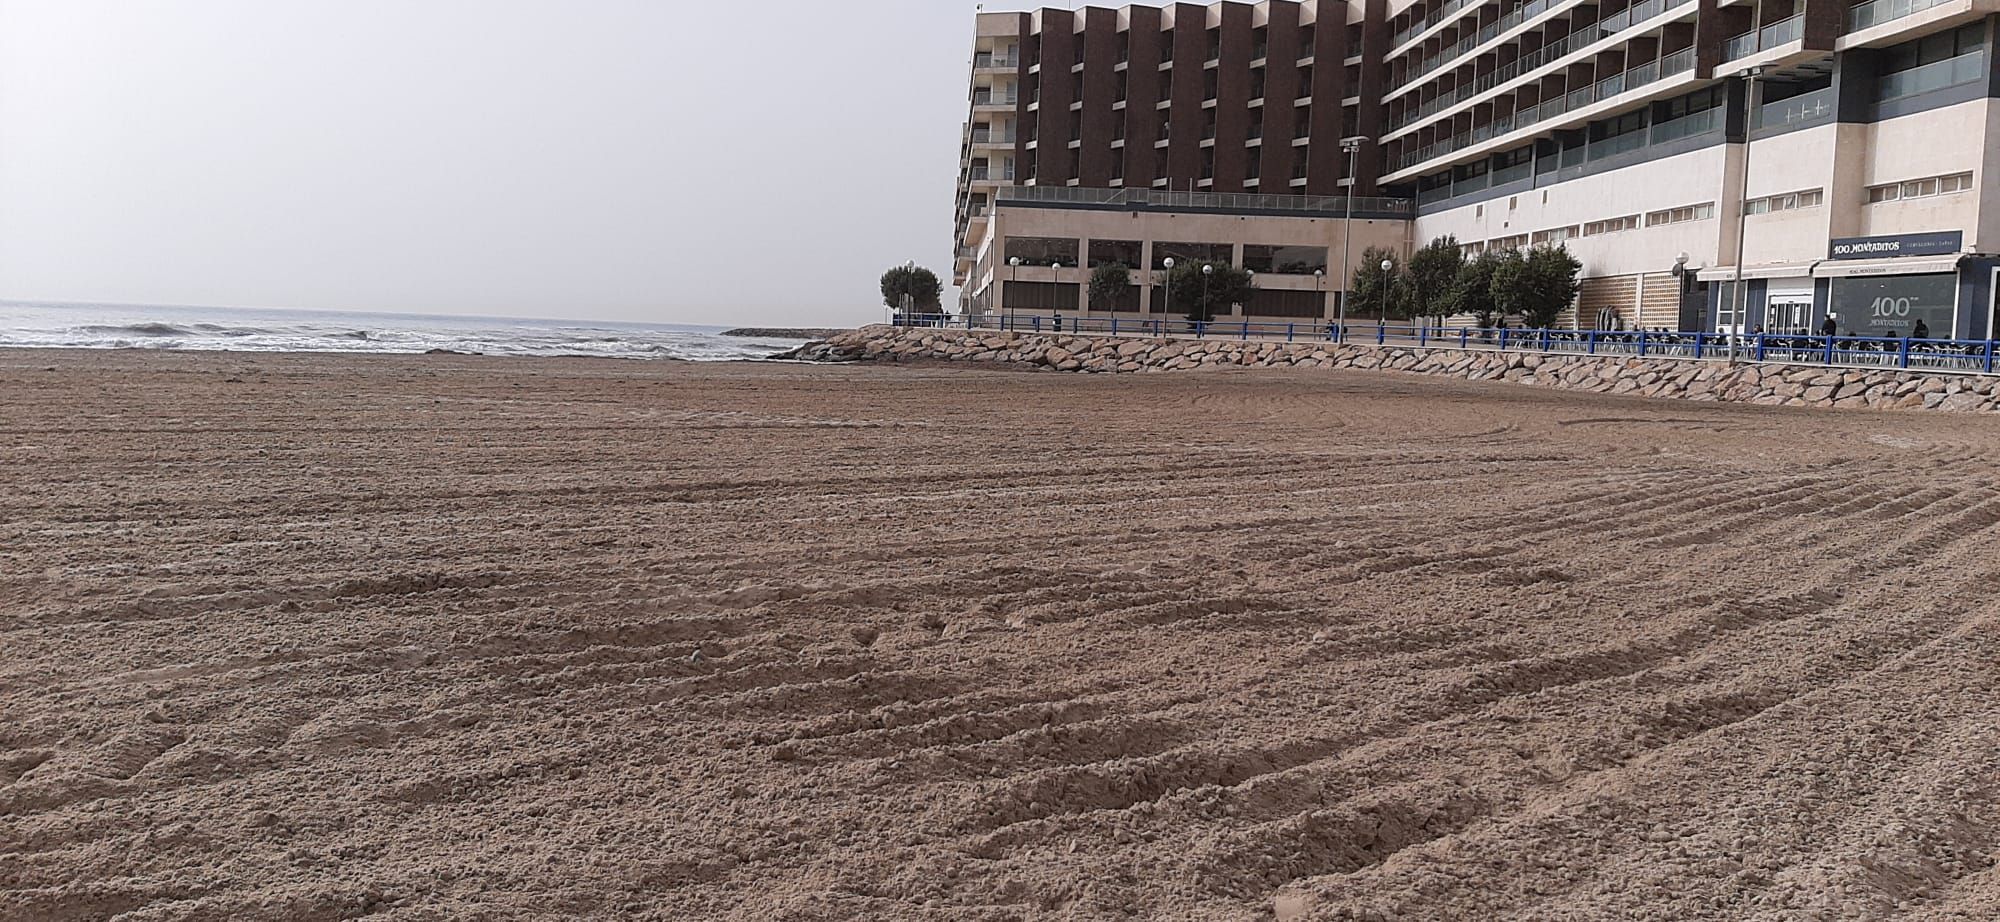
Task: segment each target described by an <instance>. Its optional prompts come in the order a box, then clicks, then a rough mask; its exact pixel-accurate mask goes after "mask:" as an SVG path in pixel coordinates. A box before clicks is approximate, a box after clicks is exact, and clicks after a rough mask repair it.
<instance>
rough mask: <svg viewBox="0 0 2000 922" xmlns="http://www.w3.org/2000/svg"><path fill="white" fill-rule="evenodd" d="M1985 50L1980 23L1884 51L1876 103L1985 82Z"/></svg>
mask: <svg viewBox="0 0 2000 922" xmlns="http://www.w3.org/2000/svg"><path fill="white" fill-rule="evenodd" d="M1985 49H1986V34H1985V26H1984V25H1982V24H1980V23H1973V24H1971V25H1967V26H1962V27H1960V28H1957V29H1953V30H1951V31H1949V32H1939V33H1937V34H1935V35H1927V36H1924V37H1923V38H1920V39H1917V40H1916V41H1911V42H1904V43H1903V44H1901V45H1896V46H1894V47H1891V48H1886V49H1883V51H1882V74H1881V76H1880V77H1877V78H1876V81H1875V99H1876V101H1877V102H1883V101H1887V100H1891V99H1900V98H1902V97H1904V96H1914V95H1916V94H1918V93H1928V92H1931V91H1932V90H1941V89H1944V88H1946V87H1951V86H1959V85H1961V84H1966V83H1974V82H1977V81H1979V80H1982V79H1984V78H1985V76H1986V68H1985V66H1984V65H1985V57H1986V56H1985Z"/></svg>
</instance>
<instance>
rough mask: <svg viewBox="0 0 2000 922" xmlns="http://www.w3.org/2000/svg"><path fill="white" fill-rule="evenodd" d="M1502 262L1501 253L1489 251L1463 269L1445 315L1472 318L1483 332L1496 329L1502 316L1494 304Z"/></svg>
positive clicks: (1448, 300)
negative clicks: (1496, 277)
mask: <svg viewBox="0 0 2000 922" xmlns="http://www.w3.org/2000/svg"><path fill="white" fill-rule="evenodd" d="M1501 260H1502V257H1501V255H1500V254H1499V253H1495V252H1491V251H1488V252H1485V253H1481V254H1479V255H1478V256H1476V257H1474V258H1472V259H1468V260H1466V261H1465V263H1464V264H1463V265H1461V266H1459V268H1458V278H1456V279H1455V280H1453V282H1452V286H1451V293H1450V295H1449V296H1448V298H1447V302H1448V305H1449V309H1448V310H1446V311H1445V313H1446V314H1471V315H1472V317H1473V321H1474V322H1475V323H1476V324H1478V326H1479V328H1480V329H1482V330H1490V329H1492V328H1493V320H1494V318H1495V317H1496V316H1497V315H1498V314H1499V313H1500V309H1499V307H1498V306H1497V305H1495V304H1494V302H1493V273H1494V272H1495V271H1496V270H1498V269H1499V268H1500V262H1501Z"/></svg>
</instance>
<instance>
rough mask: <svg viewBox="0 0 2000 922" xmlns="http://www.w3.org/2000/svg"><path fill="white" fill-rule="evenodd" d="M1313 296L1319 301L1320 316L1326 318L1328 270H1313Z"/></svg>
mask: <svg viewBox="0 0 2000 922" xmlns="http://www.w3.org/2000/svg"><path fill="white" fill-rule="evenodd" d="M1313 297H1314V298H1315V299H1317V300H1318V301H1319V316H1320V318H1321V319H1325V318H1326V270H1325V269H1314V270H1313Z"/></svg>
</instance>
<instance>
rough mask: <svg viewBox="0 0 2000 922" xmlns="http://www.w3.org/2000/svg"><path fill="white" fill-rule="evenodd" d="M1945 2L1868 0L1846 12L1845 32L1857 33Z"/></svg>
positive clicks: (1944, 0) (1935, 0)
mask: <svg viewBox="0 0 2000 922" xmlns="http://www.w3.org/2000/svg"><path fill="white" fill-rule="evenodd" d="M1947 2H1949V0H1868V2H1867V3H1857V4H1855V5H1854V6H1853V7H1852V8H1850V9H1849V10H1848V11H1847V31H1849V32H1859V31H1861V30H1863V29H1867V28H1871V27H1873V26H1879V25H1881V24H1883V23H1885V22H1893V21H1895V20H1898V19H1901V18H1903V17H1905V16H1909V15H1911V14H1914V13H1921V12H1923V11H1925V10H1928V9H1930V8H1931V7H1934V6H1942V5H1944V4H1945V3H1947Z"/></svg>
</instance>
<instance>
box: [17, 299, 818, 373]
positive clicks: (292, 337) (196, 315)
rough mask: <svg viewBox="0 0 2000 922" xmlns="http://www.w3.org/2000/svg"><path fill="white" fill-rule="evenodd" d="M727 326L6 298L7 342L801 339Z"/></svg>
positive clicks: (309, 346)
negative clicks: (734, 332) (729, 332)
mask: <svg viewBox="0 0 2000 922" xmlns="http://www.w3.org/2000/svg"><path fill="white" fill-rule="evenodd" d="M723 329H725V328H723V327H700V326H681V325H672V324H638V323H603V322H587V321H585V322H579V321H564V320H513V319H502V318H485V317H442V316H416V315H395V314H360V313H342V312H333V311H277V310H234V309H218V308H188V307H129V306H122V305H76V304H62V305H56V304H31V303H18V302H6V303H0V347H31V348H69V349H194V350H224V351H232V352H382V353H405V354H408V353H421V352H429V351H432V350H436V349H448V350H451V351H454V352H476V353H481V354H484V355H523V356H559V355H587V356H601V357H605V358H628V359H681V360H685V361H691V362H726V361H739V360H746V359H761V358H767V357H769V356H771V355H774V354H776V353H779V352H783V351H785V350H787V349H791V348H793V347H794V346H797V345H798V344H799V342H800V341H799V340H792V339H778V338H766V337H738V336H723V335H721V333H722V330H723Z"/></svg>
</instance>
